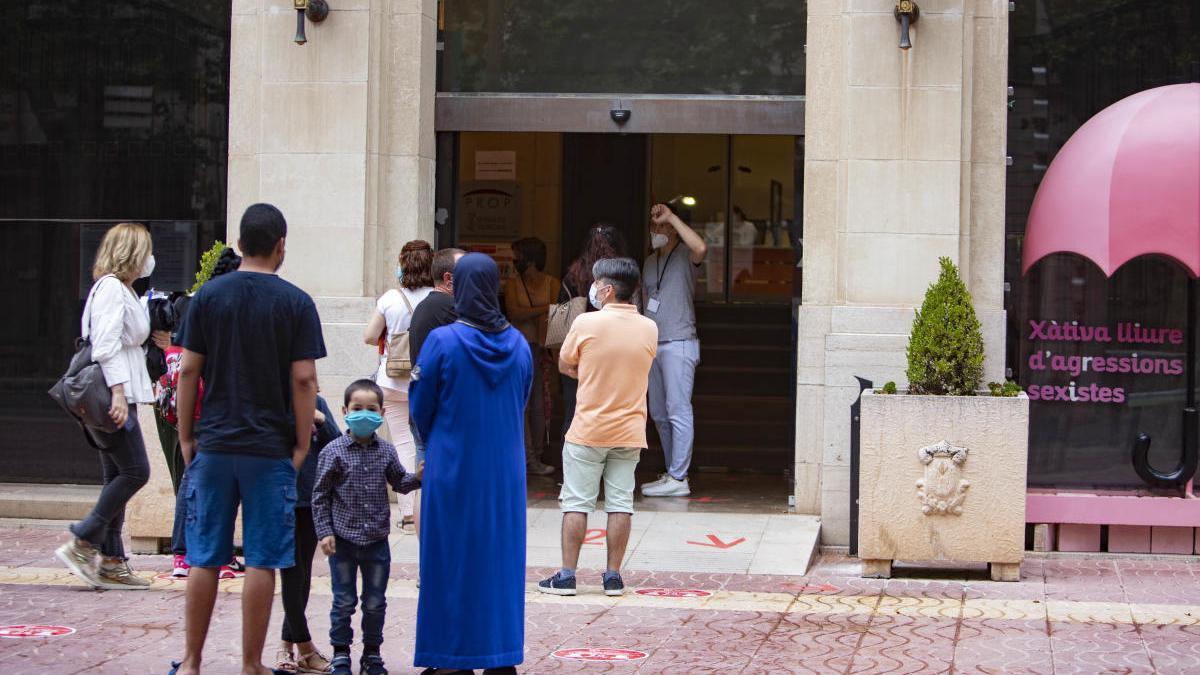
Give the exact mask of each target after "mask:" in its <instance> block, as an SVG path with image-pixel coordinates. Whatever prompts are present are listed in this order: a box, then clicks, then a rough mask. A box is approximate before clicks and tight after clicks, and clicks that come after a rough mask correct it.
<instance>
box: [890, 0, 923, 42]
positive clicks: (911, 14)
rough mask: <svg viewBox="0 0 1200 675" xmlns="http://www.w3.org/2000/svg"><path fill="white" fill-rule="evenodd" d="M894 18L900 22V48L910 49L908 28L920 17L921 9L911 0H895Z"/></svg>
mask: <svg viewBox="0 0 1200 675" xmlns="http://www.w3.org/2000/svg"><path fill="white" fill-rule="evenodd" d="M894 13H895V15H896V20H897V21H899V22H900V49H912V40H911V39H910V38H909V35H908V29H909V27H910V26H912V25H913V24H914V23H916V22H917V19H919V18H921V9H920V8H919V7H917V3H915V2H913V0H896V11H895V12H894Z"/></svg>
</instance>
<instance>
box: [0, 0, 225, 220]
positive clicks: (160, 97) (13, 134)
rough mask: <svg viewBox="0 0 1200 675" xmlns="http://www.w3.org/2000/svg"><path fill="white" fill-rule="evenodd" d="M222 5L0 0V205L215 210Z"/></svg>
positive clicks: (205, 215) (54, 209)
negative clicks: (0, 34)
mask: <svg viewBox="0 0 1200 675" xmlns="http://www.w3.org/2000/svg"><path fill="white" fill-rule="evenodd" d="M229 12H230V5H229V2H228V0H223V1H220V0H186V1H184V0H177V1H174V2H162V1H150V0H113V1H111V2H85V1H83V0H65V1H61V2H33V3H27V2H7V3H2V4H0V23H2V25H4V26H5V36H6V37H5V39H4V40H0V83H2V84H0V218H77V219H91V218H102V219H153V218H163V219H172V218H180V219H188V220H203V219H221V218H224V216H225V157H226V154H227V148H226V139H227V136H228V132H227V129H228V117H227V114H226V111H227V108H228V103H229Z"/></svg>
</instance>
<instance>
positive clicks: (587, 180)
mask: <svg viewBox="0 0 1200 675" xmlns="http://www.w3.org/2000/svg"><path fill="white" fill-rule="evenodd" d="M562 156H563V175H562V186H563V187H562V222H563V231H562V261H563V266H564V268H565V267H566V265H567V263H568V262H569V261H571V260H574V259H575V256H577V255H578V254H579V247H580V244H581V242H582V241H583V237H584V235H585V234H586V233H587V229H588V228H589V227H591V226H592V225H595V224H596V223H598V222H601V221H606V222H609V223H612V224H613V225H615V226H616V227H617V229H619V230H620V231H621V234H623V235H625V241H626V242H627V243H628V244H629V253H630V255H632V256H633V257H634V258H638V259H640V258H641V254H642V252H644V251H645V248H646V221H647V216H646V213H647V209H648V208H649V205H648V203H647V201H646V136H644V135H641V134H635V135H618V134H563V151H562Z"/></svg>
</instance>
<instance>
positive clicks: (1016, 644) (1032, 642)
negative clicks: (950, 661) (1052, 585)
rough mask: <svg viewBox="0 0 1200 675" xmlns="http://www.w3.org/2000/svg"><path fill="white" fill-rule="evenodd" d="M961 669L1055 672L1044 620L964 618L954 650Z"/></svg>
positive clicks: (990, 671) (977, 671)
mask: <svg viewBox="0 0 1200 675" xmlns="http://www.w3.org/2000/svg"><path fill="white" fill-rule="evenodd" d="M954 670H955V672H960V673H988V674H991V673H1000V672H1004V673H1039V674H1042V673H1044V674H1046V675H1049V673H1051V672H1053V670H1054V669H1053V666H1052V663H1051V657H1050V636H1049V635H1047V634H1046V622H1045V621H1013V620H1007V619H979V620H976V619H964V620H963V621H962V624H961V625H960V626H959V631H958V641H957V643H956V644H955V650H954Z"/></svg>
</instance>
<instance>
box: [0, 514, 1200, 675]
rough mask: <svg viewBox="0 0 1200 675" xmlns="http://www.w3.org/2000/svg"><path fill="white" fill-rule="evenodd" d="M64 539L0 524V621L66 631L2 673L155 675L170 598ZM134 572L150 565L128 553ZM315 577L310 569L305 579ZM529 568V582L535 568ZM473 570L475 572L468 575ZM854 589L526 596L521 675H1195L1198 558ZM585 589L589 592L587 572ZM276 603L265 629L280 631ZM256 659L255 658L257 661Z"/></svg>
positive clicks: (228, 610)
mask: <svg viewBox="0 0 1200 675" xmlns="http://www.w3.org/2000/svg"><path fill="white" fill-rule="evenodd" d="M63 540H65V533H64V532H63V531H62V530H61V529H58V528H57V527H56V528H54V529H46V528H43V527H33V528H17V527H13V526H0V625H4V624H49V625H65V626H69V627H72V628H74V629H75V631H76V632H75V633H73V634H70V635H66V636H63V637H53V638H29V639H7V640H6V639H0V673H3V674H4V675H7V674H9V673H17V674H21V675H24V674H26V673H55V674H58V673H104V674H107V673H114V674H115V673H163V672H166V664H167V662H168V661H169V660H170V658H171V657H173V656H177V655H178V654H179V651H180V649H181V647H182V642H183V630H182V625H181V623H182V622H181V620H180V616H181V608H182V603H183V593H182V589H183V587H184V585H185V583H186V582H178V581H175V582H173V581H167V580H159V581H156V582H155V585H154V588H153V589H152V590H151V591H149V592H145V593H121V592H103V593H98V592H93V591H89V590H84V589H82V588H80V587H78V586H77V585H76V584H75V582H74V581H73V580H72V579H71V578H70V577H69V575H66V574H65V573H64V572H63V571H62V570H60V569H59V568H57V567H56V566H55V565H54V564H53V560H52V558H51V553H52V551H53V549H54V547H55V546H56V545H57V544H58V543H59V542H61V541H63ZM133 564H134V566H135V568H137V569H139V570H145V572H146V574H147V575H150V574H153V573H154V572H156V571H162V570H165V569H166V566H167V559H166V558H165V557H163V556H146V557H138V558H137V559H135V560H134V561H133ZM321 567H322V565H321V563H318V569H319V570H320V569H321ZM548 572H549V570H547V569H536V568H531V569H530V570H529V574H528V579H529V581H530V582H533V581H535V580H537V579H538V578H540V577H541V576H543V575H544V574H546V573H548ZM481 573H483V574H486V567H484V566H482V564H481ZM897 574H898V575H900V576H899V577H898V578H895V579H891V580H866V579H860V578H858V577H857V576H856V575H857V563H856V561H854V560H853V559H849V558H846V557H844V556H839V555H831V554H824V555H821V556H820V557H819V558H818V559H817V560H815V562H814V564H813V566H812V568H811V569H810V570H809V573H808V574H807V575H806V576H779V575H748V574H735V573H714V572H694V573H689V572H662V573H653V572H645V571H633V572H630V573H629V575H628V576H627V579H626V581H627V583H628V584H629V585H630V586H631V587H635V588H639V589H647V588H671V589H685V588H687V589H699V590H703V591H707V592H708V593H710V594H711V595H709V596H707V597H700V598H696V597H691V598H687V597H685V598H671V597H655V596H653V595H639V594H636V593H629V594H627V595H625V596H624V597H622V598H606V597H604V596H603V595H600V594H599V592H598V590H597V589H596V588H595V587H592V588H589V589H585V593H584V595H581V596H579V597H576V598H557V597H549V596H543V595H539V594H537V593H536V592H533V591H532V590H531V592H530V594H529V596H528V604H527V610H526V617H527V619H526V621H527V627H526V660H525V664H524V666H522V669H521V670H522V672H524V673H551V672H553V673H559V672H597V673H599V672H619V673H634V672H637V673H756V674H757V673H892V672H894V673H939V672H963V673H1001V672H1014V673H1052V672H1058V673H1151V672H1159V673H1200V563H1198V562H1197V560H1196V559H1195V558H1179V559H1161V558H1160V559H1145V558H1142V559H1134V558H1111V557H1097V556H1092V557H1087V558H1085V557H1053V558H1046V557H1034V558H1031V559H1030V560H1028V561H1027V562H1026V563H1025V565H1024V567H1023V570H1022V577H1023V578H1022V581H1021V582H1020V583H1007V584H1006V583H995V582H991V581H987V580H986V574H985V572H984V570H983V569H982V568H975V569H973V570H970V571H968V572H962V571H955V570H945V569H926V568H922V569H916V568H909V569H905V568H899V569H898V571H897ZM415 575H416V569H415V567H414V566H413V565H411V564H407V563H402V564H397V565H395V566H394V567H393V570H392V579H393V581H392V583H391V585H390V586H389V600H390V602H389V605H390V606H389V609H388V624H387V628H386V633H385V635H386V639H387V642H386V644H385V645H384V655H385V657H386V658H387V659H388V662H389V663H390V664H391V669H392V672H393V673H408V672H416V671H415V670H414V669H411V668H409V667H407V665H408V664H410V663H411V656H412V653H411V649H412V641H413V620H414V612H415V609H416V603H415V598H416V594H417V589H416V588H415V583H414V579H415ZM582 580H584V581H590V582H591V583H597V581H598V575H596V574H595V573H594V572H588V573H582ZM222 584H223V585H222V588H223V590H224V591H225V596H224V597H222V598H221V599H220V600H219V601H218V608H217V614H216V616H215V619H214V626H213V632H212V634H211V638H210V643H209V648H208V652H207V659H208V661H207V664H208V666H209V669H208V670H207V671H206V672H212V673H232V672H236V667H235V666H236V663H237V661H236V655H237V650H238V628H239V625H240V616H239V606H238V593H239V590H240V585H241V582H240V581H238V580H234V581H228V582H222ZM329 599H330V598H329V590H328V578H327V577H326V576H325V575H324V574H322V575H321V576H319V577H318V578H317V579H316V580H315V588H314V592H313V599H312V603H311V606H310V611H309V616H310V617H311V624H312V629H313V632H314V634H315V635H317V636H318V641H319V642H323V640H322V639H321V637H323V636H324V634H325V632H326V630H327V628H328V618H327V612H328V608H329ZM279 619H280V610H279V607H278V604H277V605H276V609H275V613H274V617H273V623H272V633H271V634H272V635H275V634H277V633H276V631H277V630H278V624H279ZM576 647H578V648H620V649H629V650H639V651H641V652H644V653H645V654H646V656H645V658H642V659H639V660H634V661H623V662H580V661H571V660H564V659H562V658H557V657H555V656H553V655H552V654H553V653H554V652H556V651H558V650H561V649H565V648H576ZM268 656H270V650H269V651H268Z"/></svg>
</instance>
